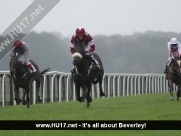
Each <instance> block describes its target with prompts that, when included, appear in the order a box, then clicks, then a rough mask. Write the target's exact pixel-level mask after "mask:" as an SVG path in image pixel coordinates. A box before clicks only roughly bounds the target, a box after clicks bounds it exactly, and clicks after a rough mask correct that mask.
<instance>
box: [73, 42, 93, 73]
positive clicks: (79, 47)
mask: <svg viewBox="0 0 181 136" xmlns="http://www.w3.org/2000/svg"><path fill="white" fill-rule="evenodd" d="M72 57H73V59H74V64H75V66H76V68H77V69H78V72H77V73H80V74H81V75H84V76H85V75H87V74H88V70H89V67H90V64H91V62H90V61H89V58H88V57H87V56H86V55H85V53H84V44H80V43H78V44H75V47H74V54H73V55H72Z"/></svg>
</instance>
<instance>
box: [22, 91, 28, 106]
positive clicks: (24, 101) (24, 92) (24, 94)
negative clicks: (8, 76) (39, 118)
mask: <svg viewBox="0 0 181 136" xmlns="http://www.w3.org/2000/svg"><path fill="white" fill-rule="evenodd" d="M25 96H26V91H25V90H23V97H22V100H23V105H26V104H27V101H26V99H25Z"/></svg>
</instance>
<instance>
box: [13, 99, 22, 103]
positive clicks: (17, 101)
mask: <svg viewBox="0 0 181 136" xmlns="http://www.w3.org/2000/svg"><path fill="white" fill-rule="evenodd" d="M14 100H15V101H16V103H17V104H20V103H21V102H22V99H18V98H14Z"/></svg>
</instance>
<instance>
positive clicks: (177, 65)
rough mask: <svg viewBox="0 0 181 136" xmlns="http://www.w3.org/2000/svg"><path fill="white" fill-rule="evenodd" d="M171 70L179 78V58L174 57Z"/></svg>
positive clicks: (180, 67)
mask: <svg viewBox="0 0 181 136" xmlns="http://www.w3.org/2000/svg"><path fill="white" fill-rule="evenodd" d="M173 69H174V70H175V71H176V73H177V74H178V75H179V76H181V58H180V57H176V58H175V59H174V60H173Z"/></svg>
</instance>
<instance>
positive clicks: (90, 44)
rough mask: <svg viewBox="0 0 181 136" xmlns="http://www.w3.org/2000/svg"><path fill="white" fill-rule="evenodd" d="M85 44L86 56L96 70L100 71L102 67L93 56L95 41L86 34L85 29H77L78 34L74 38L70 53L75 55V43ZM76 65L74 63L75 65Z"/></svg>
mask: <svg viewBox="0 0 181 136" xmlns="http://www.w3.org/2000/svg"><path fill="white" fill-rule="evenodd" d="M78 42H79V43H85V44H86V46H84V47H85V48H84V52H85V54H86V55H87V56H88V57H89V58H90V59H91V60H92V62H93V64H94V66H95V68H96V69H98V70H100V66H99V64H98V62H97V61H96V60H95V59H94V56H93V55H92V54H91V52H93V51H94V50H95V44H94V40H93V39H92V37H91V35H90V34H88V33H87V32H85V29H84V28H82V27H78V28H77V29H76V33H75V34H74V35H73V36H72V39H71V43H70V52H71V53H72V54H73V53H74V43H75V44H76V43H78ZM73 64H74V63H73Z"/></svg>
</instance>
